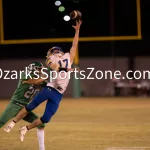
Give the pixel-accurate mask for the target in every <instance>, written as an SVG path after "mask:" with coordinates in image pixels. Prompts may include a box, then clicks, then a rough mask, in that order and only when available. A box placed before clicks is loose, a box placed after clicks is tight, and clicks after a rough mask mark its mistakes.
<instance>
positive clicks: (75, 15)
mask: <svg viewBox="0 0 150 150" xmlns="http://www.w3.org/2000/svg"><path fill="white" fill-rule="evenodd" d="M81 17H82V14H81V12H80V11H79V10H74V11H72V12H71V13H70V18H71V19H73V20H80V19H81Z"/></svg>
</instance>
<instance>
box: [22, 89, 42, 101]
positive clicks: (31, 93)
mask: <svg viewBox="0 0 150 150" xmlns="http://www.w3.org/2000/svg"><path fill="white" fill-rule="evenodd" d="M39 91H40V89H35V88H31V89H30V90H29V91H27V92H26V93H25V94H24V97H25V98H27V99H31V98H33V97H34V96H35V95H36V94H37V93H38V92H39Z"/></svg>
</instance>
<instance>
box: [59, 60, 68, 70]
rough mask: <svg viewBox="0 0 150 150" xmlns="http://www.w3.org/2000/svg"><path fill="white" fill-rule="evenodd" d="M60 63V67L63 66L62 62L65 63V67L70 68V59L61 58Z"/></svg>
mask: <svg viewBox="0 0 150 150" xmlns="http://www.w3.org/2000/svg"><path fill="white" fill-rule="evenodd" d="M58 63H59V65H60V67H62V63H65V68H68V59H64V60H62V61H61V60H59V62H58Z"/></svg>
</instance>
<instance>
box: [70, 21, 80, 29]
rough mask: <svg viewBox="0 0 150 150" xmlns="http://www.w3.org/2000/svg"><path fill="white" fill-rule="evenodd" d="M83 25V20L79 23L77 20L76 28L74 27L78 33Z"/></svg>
mask: <svg viewBox="0 0 150 150" xmlns="http://www.w3.org/2000/svg"><path fill="white" fill-rule="evenodd" d="M81 24H82V20H79V21H77V20H76V25H75V26H74V25H73V26H72V27H73V28H74V29H75V30H76V31H77V30H79V29H80V26H81Z"/></svg>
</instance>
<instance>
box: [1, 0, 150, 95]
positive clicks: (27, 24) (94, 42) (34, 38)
mask: <svg viewBox="0 0 150 150" xmlns="http://www.w3.org/2000/svg"><path fill="white" fill-rule="evenodd" d="M149 4H150V2H149V1H148V0H60V1H56V0H49V1H34V0H33V1H29V0H26V1H18V0H15V1H10V0H5V1H4V0H0V11H1V12H0V21H1V22H0V33H1V34H0V50H1V54H0V68H1V69H2V70H4V69H5V70H18V71H19V70H23V69H24V67H25V66H27V65H29V64H30V63H31V62H32V61H36V60H37V61H41V62H43V63H44V62H45V56H46V53H47V51H48V49H49V48H51V47H52V46H56V45H57V46H61V47H62V48H63V49H64V51H65V52H68V51H69V50H70V47H71V45H72V42H71V41H72V38H73V36H74V29H73V28H72V25H73V24H74V23H75V22H74V21H72V20H69V19H68V15H69V14H70V12H71V11H73V10H79V11H81V13H82V15H83V17H82V20H83V23H82V27H81V31H80V42H79V47H78V50H79V52H78V55H77V56H76V61H75V64H74V65H75V66H79V67H80V68H81V69H83V70H86V68H88V67H93V68H95V70H101V71H105V70H112V71H114V70H120V71H121V72H122V75H124V74H125V73H126V72H127V71H128V70H133V71H135V70H139V71H141V72H142V71H143V70H149V69H150V44H149V38H150V37H149V35H150V28H149V26H150V23H149V18H150V13H149ZM66 16H67V17H66ZM67 19H68V20H67ZM70 38H71V39H70ZM88 73H89V71H86V74H88ZM93 75H94V74H93ZM132 76H133V74H132V73H131V74H130V77H132ZM137 76H138V75H137ZM17 82H18V80H17V79H14V80H3V79H0V85H1V86H0V91H1V92H0V98H10V97H11V96H12V94H13V92H14V90H15V88H16V86H17ZM149 94H150V82H149V80H148V78H147V79H146V80H142V78H140V79H138V80H137V79H136V80H134V78H133V80H111V79H101V80H96V79H95V80H87V79H84V80H74V79H72V81H71V82H70V84H69V87H68V89H67V91H66V93H65V96H66V97H81V96H82V97H97V96H149Z"/></svg>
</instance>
